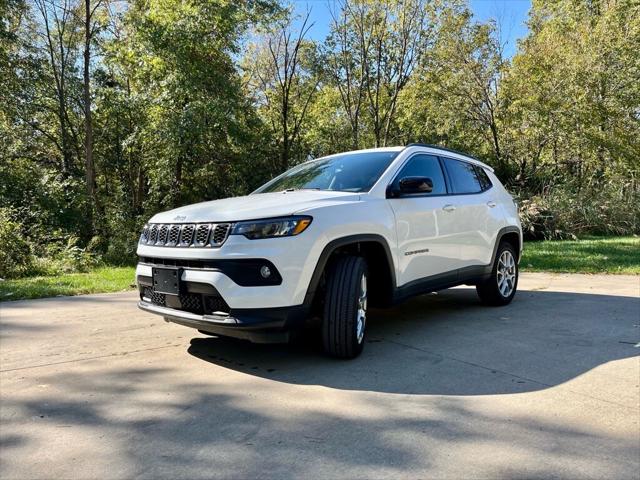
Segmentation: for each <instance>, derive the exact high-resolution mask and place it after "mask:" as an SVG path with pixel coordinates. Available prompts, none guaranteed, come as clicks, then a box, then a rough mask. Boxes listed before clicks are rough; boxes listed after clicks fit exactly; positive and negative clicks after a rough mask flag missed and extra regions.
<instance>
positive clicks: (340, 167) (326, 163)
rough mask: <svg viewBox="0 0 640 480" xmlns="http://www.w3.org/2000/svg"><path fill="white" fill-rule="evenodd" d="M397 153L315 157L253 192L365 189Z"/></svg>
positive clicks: (364, 153) (378, 176)
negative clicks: (316, 158)
mask: <svg viewBox="0 0 640 480" xmlns="http://www.w3.org/2000/svg"><path fill="white" fill-rule="evenodd" d="M397 155H398V152H362V153H345V154H343V155H335V156H332V157H325V158H319V159H318V160H312V161H310V162H307V163H303V164H302V165H298V166H297V167H294V168H292V169H291V170H288V171H286V172H285V173H284V174H282V175H280V176H279V177H277V178H275V179H273V180H271V181H270V182H269V183H267V184H265V185H263V186H262V187H260V188H259V189H258V190H256V191H255V192H254V193H268V192H281V191H283V190H338V191H345V192H366V191H368V190H369V189H370V188H371V187H372V186H373V184H374V183H376V181H377V180H378V178H380V175H382V172H384V171H385V170H386V169H387V167H388V166H389V165H390V164H391V162H392V160H393V159H394V158H395V157H396V156H397Z"/></svg>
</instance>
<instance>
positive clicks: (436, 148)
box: [303, 143, 493, 172]
mask: <svg viewBox="0 0 640 480" xmlns="http://www.w3.org/2000/svg"><path fill="white" fill-rule="evenodd" d="M407 149H415V150H417V151H426V152H429V153H433V154H435V155H442V154H443V153H445V154H446V156H447V157H450V158H454V159H459V160H464V161H466V162H469V163H473V164H474V165H478V166H480V167H482V168H486V169H487V170H489V171H491V172H493V167H491V166H489V165H487V164H486V163H484V162H482V161H480V160H478V159H477V158H476V157H473V156H471V155H468V154H466V153H462V152H458V151H456V150H452V149H450V148H447V147H441V146H440V145H430V144H427V143H410V144H409V145H406V146H394V147H378V148H366V149H362V150H351V151H348V152H339V153H334V154H331V155H326V156H324V157H319V158H329V157H334V156H338V155H346V154H349V153H367V152H398V153H400V152H402V151H404V150H407ZM319 158H314V159H311V160H307V161H306V162H303V163H308V162H313V161H314V160H318V159H319Z"/></svg>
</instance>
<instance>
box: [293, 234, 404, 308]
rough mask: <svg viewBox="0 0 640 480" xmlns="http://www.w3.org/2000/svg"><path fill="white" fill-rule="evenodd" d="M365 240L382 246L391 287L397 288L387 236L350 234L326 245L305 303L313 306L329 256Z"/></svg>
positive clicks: (312, 278)
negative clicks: (342, 248)
mask: <svg viewBox="0 0 640 480" xmlns="http://www.w3.org/2000/svg"><path fill="white" fill-rule="evenodd" d="M363 242H375V243H378V244H380V245H381V246H382V248H383V249H384V252H385V257H386V260H387V264H388V267H389V273H390V275H391V287H392V289H395V288H396V269H395V265H394V263H393V255H392V254H391V249H390V248H389V243H388V242H387V240H386V238H384V237H383V236H382V235H379V234H376V233H361V234H356V235H348V236H346V237H340V238H336V239H334V240H332V241H330V242H329V243H328V244H327V245H325V247H324V249H323V250H322V253H320V257H319V258H318V261H317V263H316V268H315V270H314V271H313V275H312V276H311V281H310V282H309V286H308V287H307V293H306V294H305V297H304V305H306V306H307V307H309V308H310V307H311V303H312V302H313V297H314V295H315V293H316V290H317V288H318V285H319V284H320V279H321V278H322V273H323V272H324V270H325V268H326V266H327V262H328V261H329V258H331V255H332V254H333V253H335V251H336V250H338V249H339V248H341V247H345V246H347V245H353V244H358V243H363Z"/></svg>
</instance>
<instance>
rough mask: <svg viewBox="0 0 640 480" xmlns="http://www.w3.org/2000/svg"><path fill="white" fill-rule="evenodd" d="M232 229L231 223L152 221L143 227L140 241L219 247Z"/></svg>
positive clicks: (157, 243)
mask: <svg viewBox="0 0 640 480" xmlns="http://www.w3.org/2000/svg"><path fill="white" fill-rule="evenodd" d="M230 230H231V224H230V223H201V224H197V225H196V224H194V223H185V224H178V223H173V224H158V223H152V224H150V225H145V226H144V228H143V229H142V234H141V235H140V243H141V244H143V245H155V246H161V247H176V246H177V247H219V246H221V245H222V244H223V243H224V242H225V241H226V240H227V237H228V236H229V231H230Z"/></svg>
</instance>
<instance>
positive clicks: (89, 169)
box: [83, 0, 97, 237]
mask: <svg viewBox="0 0 640 480" xmlns="http://www.w3.org/2000/svg"><path fill="white" fill-rule="evenodd" d="M90 61H91V0H85V24H84V74H83V80H84V85H83V87H84V88H83V100H84V153H85V181H86V189H87V201H88V205H89V206H88V208H87V214H88V218H87V227H88V228H89V232H88V236H89V237H90V236H92V235H93V233H94V213H95V210H96V206H97V201H96V172H95V166H94V163H93V129H92V122H91V90H90V88H91V86H90V83H89V82H90V77H89V63H90Z"/></svg>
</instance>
